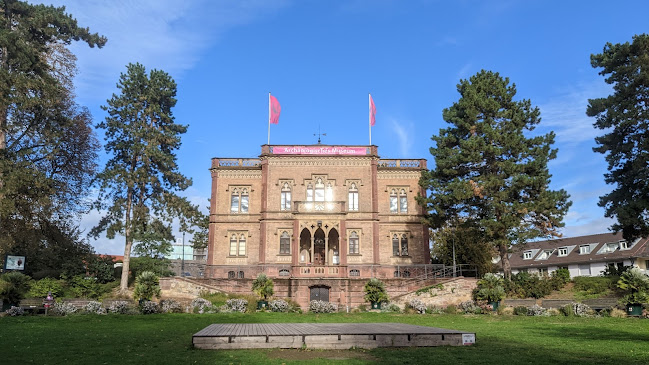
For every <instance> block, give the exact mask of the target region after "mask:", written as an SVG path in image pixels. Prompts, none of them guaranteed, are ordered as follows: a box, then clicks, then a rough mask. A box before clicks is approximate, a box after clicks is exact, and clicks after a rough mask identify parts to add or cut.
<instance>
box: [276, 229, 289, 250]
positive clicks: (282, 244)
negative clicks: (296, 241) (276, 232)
mask: <svg viewBox="0 0 649 365" xmlns="http://www.w3.org/2000/svg"><path fill="white" fill-rule="evenodd" d="M279 254H280V255H290V254H291V236H290V235H289V234H288V232H287V231H284V232H282V234H281V235H280V237H279Z"/></svg>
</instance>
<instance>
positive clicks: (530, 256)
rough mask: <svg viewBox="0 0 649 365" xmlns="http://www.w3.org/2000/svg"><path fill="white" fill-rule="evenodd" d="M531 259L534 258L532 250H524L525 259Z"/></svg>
mask: <svg viewBox="0 0 649 365" xmlns="http://www.w3.org/2000/svg"><path fill="white" fill-rule="evenodd" d="M531 259H532V251H525V252H523V260H531Z"/></svg>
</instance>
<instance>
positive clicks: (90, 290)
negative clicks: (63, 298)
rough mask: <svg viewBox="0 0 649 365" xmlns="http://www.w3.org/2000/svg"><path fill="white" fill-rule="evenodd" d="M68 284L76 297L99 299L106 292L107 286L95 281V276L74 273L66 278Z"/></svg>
mask: <svg viewBox="0 0 649 365" xmlns="http://www.w3.org/2000/svg"><path fill="white" fill-rule="evenodd" d="M68 285H69V286H70V289H71V290H72V293H73V294H74V296H75V297H76V298H91V299H99V298H100V297H101V296H102V295H104V294H106V292H107V288H106V287H105V286H103V285H101V284H99V283H98V282H97V279H96V278H93V277H89V276H83V275H75V276H73V277H72V278H71V279H69V280H68Z"/></svg>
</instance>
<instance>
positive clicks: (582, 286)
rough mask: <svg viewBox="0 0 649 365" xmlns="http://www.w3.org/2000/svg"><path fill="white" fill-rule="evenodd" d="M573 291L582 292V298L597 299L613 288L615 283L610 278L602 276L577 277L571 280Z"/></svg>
mask: <svg viewBox="0 0 649 365" xmlns="http://www.w3.org/2000/svg"><path fill="white" fill-rule="evenodd" d="M572 282H573V283H574V284H575V287H574V289H575V290H578V291H581V292H583V294H585V296H584V297H597V296H601V295H603V294H606V293H608V292H609V290H611V289H614V288H615V283H616V281H615V280H614V279H613V278H610V277H602V276H592V277H588V276H577V277H574V278H573V279H572Z"/></svg>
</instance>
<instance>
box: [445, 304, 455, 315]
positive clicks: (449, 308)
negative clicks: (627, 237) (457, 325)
mask: <svg viewBox="0 0 649 365" xmlns="http://www.w3.org/2000/svg"><path fill="white" fill-rule="evenodd" d="M444 313H447V314H456V313H457V307H456V306H455V305H453V304H451V305H448V306H446V308H444Z"/></svg>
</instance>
